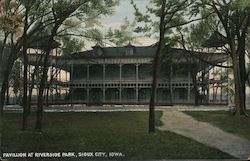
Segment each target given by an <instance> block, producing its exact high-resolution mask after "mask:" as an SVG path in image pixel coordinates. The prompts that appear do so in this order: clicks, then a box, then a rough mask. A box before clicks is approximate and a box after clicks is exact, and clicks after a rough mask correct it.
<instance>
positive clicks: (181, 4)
mask: <svg viewBox="0 0 250 161" xmlns="http://www.w3.org/2000/svg"><path fill="white" fill-rule="evenodd" d="M193 3H194V1H193V0H166V8H165V9H164V17H165V22H164V28H165V41H166V42H168V43H170V44H173V45H174V44H175V42H176V40H177V39H178V37H175V35H174V33H175V29H176V28H177V27H180V26H183V25H186V24H188V23H189V21H190V17H189V15H190V14H191V9H192V5H193ZM131 4H132V5H133V7H134V9H135V13H134V14H135V16H136V21H137V22H138V25H137V27H136V29H135V31H136V32H139V33H144V34H145V35H146V36H156V37H158V36H157V35H156V33H159V24H160V22H159V20H160V19H159V17H160V16H161V15H160V9H161V1H160V0H151V1H150V5H148V6H147V11H146V14H142V13H141V12H140V11H139V9H138V8H137V6H136V3H135V2H134V0H131Z"/></svg>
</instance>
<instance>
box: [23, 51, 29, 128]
mask: <svg viewBox="0 0 250 161" xmlns="http://www.w3.org/2000/svg"><path fill="white" fill-rule="evenodd" d="M26 51H27V49H26ZM26 51H23V52H26ZM23 64H24V70H23V99H22V100H23V101H22V104H23V121H22V130H26V129H27V118H28V108H27V101H28V99H27V98H28V97H27V95H28V77H27V76H28V56H27V53H23Z"/></svg>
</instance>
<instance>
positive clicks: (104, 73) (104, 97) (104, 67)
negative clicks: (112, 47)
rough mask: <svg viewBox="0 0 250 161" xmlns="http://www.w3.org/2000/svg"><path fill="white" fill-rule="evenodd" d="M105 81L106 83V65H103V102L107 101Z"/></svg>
mask: <svg viewBox="0 0 250 161" xmlns="http://www.w3.org/2000/svg"><path fill="white" fill-rule="evenodd" d="M105 81H106V64H103V87H102V91H103V102H105V101H106V89H105Z"/></svg>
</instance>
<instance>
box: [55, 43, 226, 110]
mask: <svg viewBox="0 0 250 161" xmlns="http://www.w3.org/2000/svg"><path fill="white" fill-rule="evenodd" d="M156 48H157V47H156V46H146V47H145V46H143V47H135V46H132V45H131V44H128V45H127V46H124V47H101V46H99V45H96V46H94V47H93V50H89V51H84V52H79V53H74V54H70V55H66V56H61V57H60V58H57V60H56V61H55V62H54V65H52V66H54V67H56V68H60V69H61V70H65V71H67V72H68V73H69V74H68V76H67V75H66V81H65V82H60V81H58V82H57V84H56V88H58V86H59V87H64V88H67V89H68V91H67V94H66V96H65V97H64V100H66V101H69V102H71V103H72V102H73V103H86V104H95V105H96V104H98V105H101V104H147V103H148V102H149V100H150V95H151V85H152V72H153V69H152V62H153V58H154V55H155V52H156ZM200 58H202V60H205V62H204V61H200ZM226 59H227V56H226V55H224V54H217V53H213V54H211V53H210V54H208V53H201V52H191V51H185V50H183V49H177V48H170V47H165V49H164V52H163V53H162V58H161V60H162V63H161V64H162V65H161V69H160V72H159V77H158V85H157V86H158V87H157V98H156V100H157V101H156V102H157V104H162V105H169V104H193V103H194V102H195V99H197V100H198V101H199V103H204V104H205V103H227V96H226V95H227V93H226V92H224V93H223V91H224V90H223V88H225V87H226V86H227V79H225V78H222V77H221V76H220V77H219V78H218V79H215V78H211V69H212V68H213V66H211V64H208V62H209V63H212V64H218V63H223V62H225V60H226ZM52 64H53V63H52ZM54 87H55V86H54ZM214 88H216V90H217V91H218V89H220V90H219V91H220V94H219V95H220V96H216V97H215V99H214V96H211V91H214ZM217 93H218V92H217ZM213 95H214V93H213ZM217 95H218V94H217Z"/></svg>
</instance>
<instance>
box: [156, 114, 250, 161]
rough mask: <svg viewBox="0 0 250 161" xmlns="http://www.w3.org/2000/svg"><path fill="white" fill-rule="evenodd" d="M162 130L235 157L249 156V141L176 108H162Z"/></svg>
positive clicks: (160, 128) (244, 157) (243, 157)
mask: <svg viewBox="0 0 250 161" xmlns="http://www.w3.org/2000/svg"><path fill="white" fill-rule="evenodd" d="M161 121H162V122H163V125H162V126H160V127H158V129H159V130H162V131H171V132H174V133H176V134H179V135H183V136H185V137H188V138H191V139H193V140H196V141H198V142H200V143H202V144H205V145H207V146H210V147H214V148H216V149H219V150H221V151H223V152H225V153H228V154H230V155H232V156H234V157H236V158H241V159H246V158H248V157H249V156H250V141H248V140H246V139H243V138H240V137H238V136H235V135H233V134H230V133H228V132H225V131H223V130H221V129H219V128H218V127H215V126H213V125H211V124H208V123H205V122H200V121H197V120H195V119H194V118H192V117H191V116H189V115H187V114H184V113H183V112H180V111H177V110H164V111H163V116H162V118H161Z"/></svg>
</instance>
